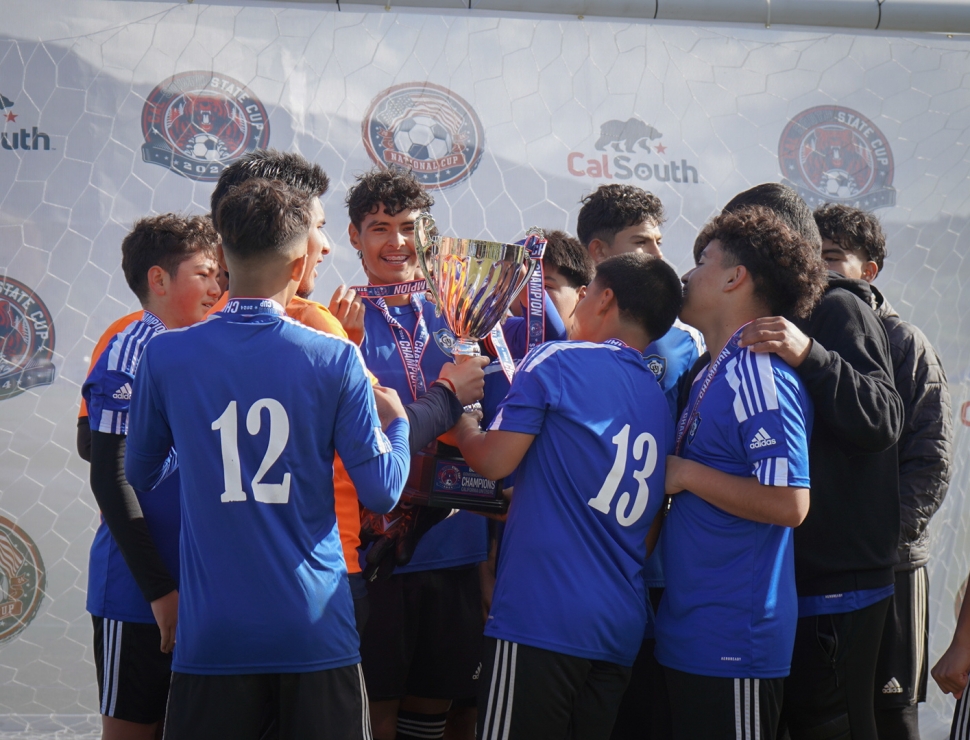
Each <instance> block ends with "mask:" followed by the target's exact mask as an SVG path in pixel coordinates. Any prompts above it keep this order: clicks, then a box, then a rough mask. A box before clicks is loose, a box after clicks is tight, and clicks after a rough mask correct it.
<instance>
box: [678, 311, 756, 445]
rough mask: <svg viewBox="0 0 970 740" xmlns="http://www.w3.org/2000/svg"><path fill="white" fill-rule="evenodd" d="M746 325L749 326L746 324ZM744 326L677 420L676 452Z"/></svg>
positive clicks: (711, 368)
mask: <svg viewBox="0 0 970 740" xmlns="http://www.w3.org/2000/svg"><path fill="white" fill-rule="evenodd" d="M744 326H747V324H745V325H744ZM744 326H742V327H741V328H740V329H738V330H737V331H736V332H734V334H733V335H732V336H731V338H730V339H729V340H728V343H727V344H725V345H724V349H722V350H721V353H720V354H719V355H718V356H717V359H716V360H714V361H713V362H712V363H711V364H710V365H708V366H707V374H706V375H705V376H704V380H703V382H702V383H701V388H700V390H699V391H698V392H697V398H695V399H694V405H693V406H691V408H690V411H689V412H688V410H687V409H684V413H683V414H681V415H680V421H678V422H677V446H676V447H675V449H674V454H675V455H679V454H680V448H681V446H682V445H683V443H684V437H685V436H686V435H687V430H688V429H690V427H691V424H693V423H694V419H695V418H697V416H698V414H699V412H700V406H701V401H703V400H704V396H705V395H706V394H707V389H708V388H710V387H711V381H713V380H714V376H715V375H717V371H718V370H720V369H721V365H723V364H724V361H725V360H726V359H727V358H728V357H730V356H731V355H733V354H734V351H735V350H736V349H737V348H738V342H739V341H740V340H741V332H742V331H743V330H744Z"/></svg>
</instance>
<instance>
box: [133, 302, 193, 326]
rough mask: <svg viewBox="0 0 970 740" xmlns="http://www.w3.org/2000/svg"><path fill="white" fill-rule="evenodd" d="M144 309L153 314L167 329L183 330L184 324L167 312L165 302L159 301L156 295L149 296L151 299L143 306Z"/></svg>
mask: <svg viewBox="0 0 970 740" xmlns="http://www.w3.org/2000/svg"><path fill="white" fill-rule="evenodd" d="M142 308H143V309H144V310H145V311H148V312H149V313H151V314H153V315H154V316H155V317H156V318H157V319H158V320H159V321H161V322H162V324H163V325H164V327H165V328H166V329H181V328H183V324H182V323H181V322H179V321H178V319H177V318H176V317H175V316H174V315H173V313H172V312H171V311H168V310H166V308H167V307H166V305H165V302H164V301H160V300H158V297H157V296H155V295H151V296H149V299H148V300H147V301H146V302H145V303H143V304H142Z"/></svg>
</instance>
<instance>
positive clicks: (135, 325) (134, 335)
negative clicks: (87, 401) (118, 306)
mask: <svg viewBox="0 0 970 740" xmlns="http://www.w3.org/2000/svg"><path fill="white" fill-rule="evenodd" d="M126 318H127V317H126ZM116 323H117V322H116ZM164 332H165V326H164V325H163V324H162V322H161V321H159V320H158V319H157V318H156V317H155V316H154V315H152V314H150V313H148V312H145V313H144V315H143V316H141V317H139V318H137V319H134V320H133V321H131V322H129V323H127V324H126V325H123V326H122V327H121V328H120V329H119V330H118V331H117V332H116V333H115V334H114V336H112V337H110V338H108V339H107V341H106V342H105V345H104V349H103V351H102V352H101V354H100V355H99V356H98V357H97V358H96V359H95V360H94V361H93V363H92V366H91V372H90V373H89V376H94V375H96V374H98V373H109V372H121V373H126V374H128V375H134V373H135V369H136V368H137V367H138V361H139V360H140V359H141V355H142V353H143V352H144V350H145V347H146V346H147V345H148V341H149V340H150V339H153V338H154V337H155V336H156V335H158V334H162V333H164Z"/></svg>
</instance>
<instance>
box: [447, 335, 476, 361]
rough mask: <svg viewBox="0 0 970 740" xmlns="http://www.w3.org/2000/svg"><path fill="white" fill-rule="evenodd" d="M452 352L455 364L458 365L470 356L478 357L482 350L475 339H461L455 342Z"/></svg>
mask: <svg viewBox="0 0 970 740" xmlns="http://www.w3.org/2000/svg"><path fill="white" fill-rule="evenodd" d="M451 354H452V356H453V357H454V358H455V364H456V365H457V364H458V363H460V362H463V361H464V360H467V359H468V358H469V357H478V356H479V355H481V354H482V352H481V350H480V349H478V342H476V341H475V340H474V339H459V340H457V341H456V342H455V346H454V347H453V348H452V350H451Z"/></svg>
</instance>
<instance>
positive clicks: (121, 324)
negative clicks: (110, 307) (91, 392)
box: [78, 311, 144, 418]
mask: <svg viewBox="0 0 970 740" xmlns="http://www.w3.org/2000/svg"><path fill="white" fill-rule="evenodd" d="M142 314H144V311H135V312H134V313H130V314H128V315H127V316H122V317H121V318H120V319H118V320H117V321H115V322H114V323H112V324H111V326H109V327H108V328H107V329H105V330H104V334H102V335H101V338H100V339H99V340H98V343H97V344H95V345H94V352H92V353H91V364H90V365H88V373H89V374H90V373H91V370H92V369H93V368H94V364H95V363H96V362H97V361H98V358H99V357H100V356H101V353H102V352H104V348H105V347H107V346H108V342H110V341H111V339H112V337H114V335H115V334H117V333H118V332H120V331H121V330H122V329H124V328H125V327H126V326H128V324H131V323H133V322H135V321H138V319H140V318H141V317H142ZM87 415H88V405H87V403H85V401H84V397H83V396H82V398H81V411H80V413H78V418H80V417H82V416H87Z"/></svg>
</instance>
